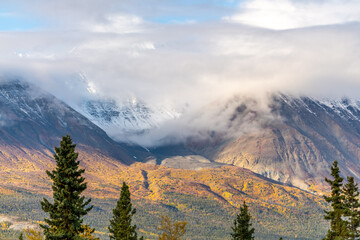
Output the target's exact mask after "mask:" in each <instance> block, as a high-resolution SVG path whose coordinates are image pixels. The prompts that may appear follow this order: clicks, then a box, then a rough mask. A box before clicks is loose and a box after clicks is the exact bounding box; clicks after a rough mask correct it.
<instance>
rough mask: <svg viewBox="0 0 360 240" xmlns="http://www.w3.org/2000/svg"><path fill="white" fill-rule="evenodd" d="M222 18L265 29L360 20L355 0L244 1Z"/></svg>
mask: <svg viewBox="0 0 360 240" xmlns="http://www.w3.org/2000/svg"><path fill="white" fill-rule="evenodd" d="M224 19H226V20H229V21H233V22H239V23H243V24H247V25H252V26H257V27H263V28H269V29H276V30H282V29H293V28H301V27H309V26H317V25H331V24H341V23H348V22H354V21H359V20H360V2H359V1H357V0H315V1H310V0H247V1H245V2H244V3H242V4H241V5H240V9H239V12H238V13H237V14H234V15H232V16H228V17H225V18H224Z"/></svg>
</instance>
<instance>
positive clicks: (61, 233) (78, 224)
mask: <svg viewBox="0 0 360 240" xmlns="http://www.w3.org/2000/svg"><path fill="white" fill-rule="evenodd" d="M75 146H76V145H75V144H73V143H72V140H71V138H70V136H69V135H67V136H65V137H63V138H62V140H61V142H60V147H59V148H57V147H55V154H54V157H55V160H56V169H55V170H53V171H51V172H50V171H46V173H47V175H48V176H49V177H50V178H51V180H52V181H53V185H52V189H53V199H54V203H50V202H49V201H48V200H47V199H45V198H44V199H43V200H42V201H41V208H42V209H43V211H45V212H46V213H49V218H48V219H45V223H46V224H44V225H40V226H41V227H42V228H43V229H44V234H45V238H46V240H78V239H81V237H80V236H79V235H80V234H81V233H83V231H84V229H83V228H82V225H83V217H84V216H85V215H86V214H87V213H88V212H89V211H90V210H91V209H92V206H90V207H87V206H88V205H89V204H90V201H91V199H88V200H85V197H84V196H81V193H82V192H83V191H84V190H85V189H86V187H87V184H86V183H85V182H84V181H85V179H84V178H83V177H82V176H81V175H82V174H83V173H84V172H85V170H84V169H79V161H77V157H78V153H76V152H75Z"/></svg>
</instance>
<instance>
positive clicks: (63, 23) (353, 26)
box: [0, 0, 360, 143]
mask: <svg viewBox="0 0 360 240" xmlns="http://www.w3.org/2000/svg"><path fill="white" fill-rule="evenodd" d="M109 2H111V1H109ZM116 2H119V1H116ZM120 2H121V4H120V5H121V6H117V7H115V8H111V4H108V2H107V1H106V3H104V5H101V6H100V5H99V4H98V1H76V3H74V4H75V5H71V4H66V3H69V2H67V1H64V3H63V1H57V2H55V1H45V2H43V1H42V2H41V3H44V4H43V5H41V4H34V6H32V7H30V6H29V9H31V10H36V11H38V12H42V14H43V16H46V18H49V19H51V21H56V22H57V24H54V26H56V27H53V28H51V29H43V30H41V31H27V32H0V66H1V67H0V73H1V74H2V75H7V76H11V77H21V78H23V79H27V80H29V81H31V82H33V83H35V84H37V85H39V86H40V87H42V88H43V89H45V90H47V91H49V92H50V93H52V94H54V95H55V96H57V97H59V98H60V99H62V100H64V101H65V102H67V103H68V104H70V105H71V106H73V107H76V106H78V104H79V103H80V102H81V101H82V100H83V99H89V98H97V97H99V98H111V99H115V100H117V101H119V102H120V101H123V100H124V99H126V98H128V97H129V96H137V97H139V98H141V99H143V100H144V101H145V102H147V103H149V104H150V105H152V106H162V105H166V106H171V107H172V108H174V109H176V110H178V111H180V112H182V113H183V117H181V118H179V119H177V120H174V121H172V122H167V123H164V125H162V126H161V129H158V130H155V131H154V132H152V133H151V135H148V137H147V138H146V137H144V136H143V139H142V140H141V139H138V140H137V141H144V142H148V143H151V142H153V140H154V139H156V141H159V142H161V141H162V139H165V138H166V137H167V136H171V137H172V138H176V139H184V138H186V137H188V136H189V135H191V134H192V133H194V132H197V131H196V130H195V128H196V129H198V130H199V131H198V132H199V133H204V132H207V130H206V129H219V130H220V129H223V128H225V129H226V127H227V125H226V124H225V123H227V120H228V119H229V117H231V111H230V110H229V111H227V112H226V113H221V112H219V110H214V109H213V108H208V106H209V105H212V104H213V103H215V102H218V101H220V102H227V101H228V99H231V98H232V97H233V96H238V95H246V96H248V95H251V96H256V98H258V99H259V98H261V99H263V100H262V101H259V102H261V104H264V105H266V104H265V103H266V96H267V94H268V93H269V92H274V91H281V92H285V93H290V94H293V95H298V94H304V95H311V96H315V97H334V98H336V97H342V96H344V95H347V96H349V97H353V98H359V97H360V95H359V91H358V89H359V88H360V81H359V79H360V70H359V67H358V66H359V65H360V56H359V55H360V51H359V50H358V49H360V48H359V46H360V24H359V23H343V24H338V25H323V26H317V27H310V28H301V29H299V28H296V27H302V26H304V22H305V20H301V19H302V18H300V17H299V19H300V20H301V21H300V20H296V21H298V22H297V23H296V24H295V25H293V27H295V28H294V29H292V30H288V31H274V30H270V29H264V28H258V27H253V26H249V25H244V24H238V23H237V22H231V21H230V22H229V21H221V20H219V21H212V22H194V23H190V24H189V23H176V24H175V23H172V24H160V23H156V22H150V21H148V20H146V19H147V18H148V17H147V16H145V15H141V14H140V13H141V12H142V11H141V10H138V12H137V13H136V14H135V13H133V12H131V11H126V9H132V7H134V5H131V4H130V1H124V2H122V1H120ZM159 2H160V1H159ZM254 2H257V3H259V4H260V3H262V1H249V2H246V3H245V6H250V5H251V4H250V3H254ZM283 2H284V1H280V0H279V1H277V2H276V3H278V4H280V5H281V4H282V3H283ZM327 2H328V5H327V4H326V3H325V2H322V3H321V4H323V5H324V7H323V8H324V9H325V10H326V9H332V8H333V7H334V6H335V1H327ZM347 2H349V3H353V2H352V1H347ZM37 3H39V2H37ZM112 3H114V2H112ZM287 3H288V4H289V5H290V6H295V5H296V6H298V4H300V5H299V6H310V5H309V4H310V2H306V3H301V2H300V1H299V2H287ZM246 4H248V5H246ZM249 4H250V5H249ZM264 4H265V3H264ZM301 4H302V5H301ZM306 4H308V5H306ZM319 4H320V3H319ZM319 4H317V5H316V4H315V5H316V6H320V5H319ZM26 6H28V5H26ZM264 6H265V7H266V5H262V4H260V7H263V8H264V9H265V7H264ZM275 6H276V5H275ZM321 6H322V5H321ZM338 6H339V7H340V10H341V6H340V3H339V5H338ZM346 6H348V5H346V4H345V7H346ZM353 6H355V5H353ZM145 7H146V6H141V8H145ZM147 7H150V6H147ZM345 7H344V8H345ZM35 8H36V9H35ZM82 8H84V9H82ZM323 8H321V9H323ZM346 8H347V7H346ZM50 9H55V10H56V11H54V12H51V14H50ZM78 9H82V11H80V12H78V11H77V10H78ZM249 9H250V8H249ZM249 9H247V8H245V10H243V12H242V13H241V14H245V15H246V14H247V13H251V11H252V10H251V11H250V10H249ZM313 9H316V8H313ZM354 9H360V8H355V7H354ZM325 10H324V11H325ZM154 11H155V12H156V11H160V10H156V9H155V10H154ZM161 11H163V10H161ZM284 11H285V12H286V11H287V10H286V9H285V10H284ZM319 11H320V10H319ZM354 11H355V10H354ZM300 12H301V11H300ZM325 12H329V11H328V10H326V11H325ZM343 12H345V10H344V11H343ZM154 14H157V13H154ZM241 14H240V15H241ZM309 14H310V16H312V13H309ZM50 15H51V16H50ZM245 15H243V16H245ZM285 15H286V14H285ZM285 15H284V16H285ZM320 15H321V16H322V15H323V14H321V12H320ZM343 15H344V16H343ZM353 15H354V16H355V14H353ZM353 15H351V14H345V13H342V11H340V13H339V16H337V17H332V18H329V20H328V21H327V22H323V23H321V22H320V21H317V22H313V23H312V24H314V25H318V24H320V23H321V24H328V23H334V22H338V20H337V19H340V20H341V22H345V21H347V19H350V20H352V19H353V17H351V16H353ZM270 16H271V15H266V14H265V15H264V16H263V19H264V20H263V21H264V22H266V19H267V18H268V17H270ZM286 16H288V15H286ZM289 16H290V15H289ZM324 16H325V15H324ZM348 16H350V17H348ZM291 18H292V17H291ZM319 18H320V17H319ZM321 19H322V18H321ZM340 20H339V21H340ZM350 20H349V21H350ZM49 21H50V20H49ZM215 106H219V104H215ZM232 108H236V107H235V104H234V106H233V107H232ZM204 109H209V110H206V111H208V112H209V113H208V114H204V115H198V114H197V113H199V112H201V111H204ZM219 109H220V107H219ZM261 109H262V110H261V112H264V115H266V112H267V111H266V108H265V107H262V108H261ZM222 117H224V119H225V120H226V121H224V122H223V123H222V121H221V119H222ZM195 118H196V119H195ZM209 119H211V121H210V120H209ZM212 120H213V121H212ZM224 124H225V125H224ZM260 125H261V124H260ZM189 126H190V127H189ZM179 129H181V131H180V130H179ZM237 131H241V129H238V130H237Z"/></svg>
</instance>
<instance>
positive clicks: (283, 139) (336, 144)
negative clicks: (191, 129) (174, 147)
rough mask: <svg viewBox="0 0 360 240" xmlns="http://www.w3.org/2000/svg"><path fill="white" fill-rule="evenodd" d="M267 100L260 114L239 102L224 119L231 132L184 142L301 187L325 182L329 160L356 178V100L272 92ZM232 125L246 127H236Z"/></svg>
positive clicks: (359, 114) (359, 161) (359, 154)
mask: <svg viewBox="0 0 360 240" xmlns="http://www.w3.org/2000/svg"><path fill="white" fill-rule="evenodd" d="M253 102H256V101H252V103H253ZM268 104H269V112H268V113H267V115H264V114H263V113H262V112H260V111H259V110H258V109H256V108H254V106H253V105H252V104H249V103H248V102H243V101H239V102H238V103H237V104H235V105H233V114H232V115H231V118H229V119H228V120H227V123H226V126H229V129H228V130H227V131H233V132H232V134H231V135H226V134H223V133H221V132H218V133H216V134H213V135H212V136H210V137H209V139H208V140H205V141H204V140H202V141H200V142H199V141H196V139H195V140H191V141H189V142H187V143H186V146H187V147H188V148H190V149H191V150H192V151H193V152H195V153H196V154H199V155H202V156H205V157H207V158H208V159H210V160H212V161H216V162H221V163H227V164H233V165H236V166H240V167H244V168H248V169H250V170H252V171H254V172H257V173H259V174H261V175H263V176H266V177H268V178H272V179H274V180H277V181H281V182H284V183H288V184H292V185H295V186H297V187H300V188H302V189H308V190H314V189H323V188H324V187H326V186H327V184H326V183H325V182H324V178H325V177H328V176H329V173H330V166H331V165H332V163H333V161H335V160H337V161H338V162H339V166H340V168H341V171H342V173H343V175H344V176H347V175H350V176H354V177H355V179H357V181H360V151H359V149H360V102H359V101H356V100H350V99H341V100H323V99H316V98H310V97H293V96H289V95H284V94H278V95H274V96H273V97H272V99H271V100H270V101H269V103H268ZM254 123H256V128H253V129H252V126H254V125H255V124H254ZM238 125H239V126H245V127H247V131H239V132H236V131H237V130H238V129H239V128H238V127H237V126H238ZM248 129H250V130H248ZM240 130H241V129H240Z"/></svg>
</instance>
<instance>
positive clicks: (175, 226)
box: [158, 216, 187, 240]
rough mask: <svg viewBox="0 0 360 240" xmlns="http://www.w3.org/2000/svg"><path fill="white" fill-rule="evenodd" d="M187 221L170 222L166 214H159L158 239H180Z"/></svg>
mask: <svg viewBox="0 0 360 240" xmlns="http://www.w3.org/2000/svg"><path fill="white" fill-rule="evenodd" d="M186 224H187V222H172V220H171V219H170V218H169V217H168V216H161V221H160V226H159V228H158V229H159V230H160V231H161V232H162V233H161V234H160V235H159V240H181V238H180V237H182V236H183V235H184V234H185V231H186V229H185V227H186Z"/></svg>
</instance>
